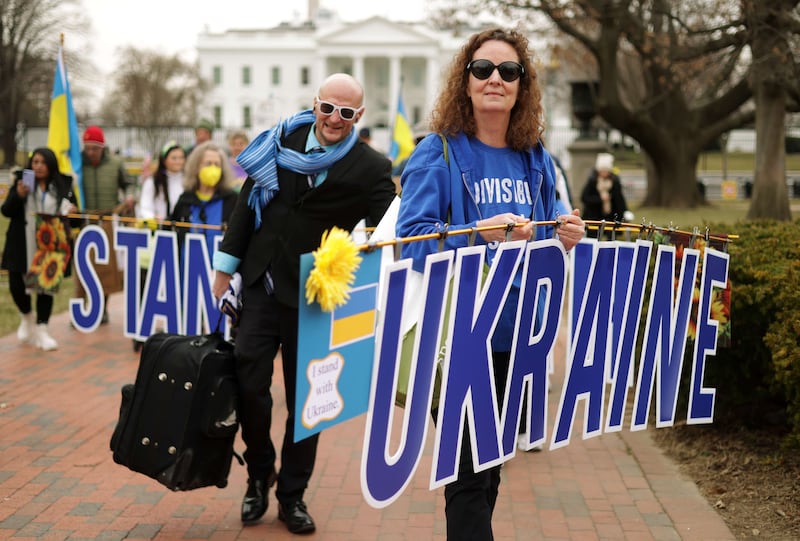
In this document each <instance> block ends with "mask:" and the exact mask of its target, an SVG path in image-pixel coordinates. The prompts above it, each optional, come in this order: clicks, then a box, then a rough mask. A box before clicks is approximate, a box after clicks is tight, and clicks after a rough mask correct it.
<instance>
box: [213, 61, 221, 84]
mask: <svg viewBox="0 0 800 541" xmlns="http://www.w3.org/2000/svg"><path fill="white" fill-rule="evenodd" d="M213 79H214V85H216V86H219V85H221V84H222V66H214V69H213Z"/></svg>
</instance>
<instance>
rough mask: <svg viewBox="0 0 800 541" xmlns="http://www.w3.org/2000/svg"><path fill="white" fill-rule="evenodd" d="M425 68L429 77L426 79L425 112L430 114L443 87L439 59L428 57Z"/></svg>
mask: <svg viewBox="0 0 800 541" xmlns="http://www.w3.org/2000/svg"><path fill="white" fill-rule="evenodd" d="M425 67H426V68H427V76H426V77H425V111H428V112H430V111H431V110H432V109H433V104H434V103H435V102H436V96H437V95H438V93H439V86H440V85H441V78H442V75H441V73H440V71H441V66H440V65H439V59H438V58H436V57H435V56H429V57H427V58H426V64H425Z"/></svg>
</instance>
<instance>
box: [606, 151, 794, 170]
mask: <svg viewBox="0 0 800 541" xmlns="http://www.w3.org/2000/svg"><path fill="white" fill-rule="evenodd" d="M614 164H615V165H616V166H617V167H619V168H620V170H622V171H625V169H644V160H643V159H642V155H641V154H640V153H638V152H633V151H614ZM723 164H725V165H727V170H728V171H752V170H753V167H754V165H753V154H750V153H745V152H729V153H727V155H726V156H723V155H722V153H721V152H704V153H703V154H701V155H700V159H699V160H698V161H697V171H698V173H699V172H702V171H722V170H723ZM786 170H787V171H800V154H787V155H786Z"/></svg>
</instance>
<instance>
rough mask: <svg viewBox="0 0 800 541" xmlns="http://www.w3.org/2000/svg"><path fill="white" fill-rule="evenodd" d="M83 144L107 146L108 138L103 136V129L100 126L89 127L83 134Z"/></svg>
mask: <svg viewBox="0 0 800 541" xmlns="http://www.w3.org/2000/svg"><path fill="white" fill-rule="evenodd" d="M83 142H84V143H93V144H95V145H100V146H101V147H102V146H105V145H106V136H105V135H104V134H103V129H102V128H101V127H100V126H89V127H88V128H86V131H85V132H83Z"/></svg>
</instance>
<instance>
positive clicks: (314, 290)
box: [306, 227, 361, 312]
mask: <svg viewBox="0 0 800 541" xmlns="http://www.w3.org/2000/svg"><path fill="white" fill-rule="evenodd" d="M358 254H359V250H358V246H356V244H355V243H354V242H353V239H352V238H351V237H350V233H348V232H347V231H344V230H343V229H339V228H338V227H333V228H332V229H330V230H328V231H325V232H324V233H323V234H322V240H321V242H320V245H319V248H317V249H316V250H314V252H313V253H312V255H313V256H314V267H313V268H312V269H311V272H310V273H309V275H308V280H306V302H307V303H308V304H311V303H312V302H314V301H317V302H318V303H319V305H320V308H322V310H323V311H324V312H331V311H333V309H334V308H336V307H337V306H341V305H343V304H344V303H346V302H347V300H348V299H349V298H350V293H349V290H350V287H351V286H352V284H353V281H355V272H356V270H357V269H358V266H359V265H360V264H361V256H360V255H358Z"/></svg>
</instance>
